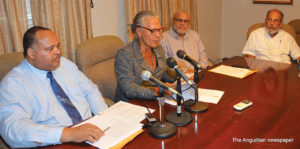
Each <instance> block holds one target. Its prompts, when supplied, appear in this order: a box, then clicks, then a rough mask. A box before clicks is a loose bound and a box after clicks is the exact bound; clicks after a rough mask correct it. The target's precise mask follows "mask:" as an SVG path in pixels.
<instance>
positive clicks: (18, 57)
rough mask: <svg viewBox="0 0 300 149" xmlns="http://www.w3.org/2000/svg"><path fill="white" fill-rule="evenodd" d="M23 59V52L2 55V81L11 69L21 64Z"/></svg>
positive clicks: (0, 63)
mask: <svg viewBox="0 0 300 149" xmlns="http://www.w3.org/2000/svg"><path fill="white" fill-rule="evenodd" d="M23 59H24V57H23V52H16V53H12V54H3V55H0V81H1V80H2V78H3V77H4V76H5V75H6V74H7V73H8V72H9V71H10V70H11V69H13V68H14V67H15V66H17V65H18V64H20V63H21V62H22V60H23Z"/></svg>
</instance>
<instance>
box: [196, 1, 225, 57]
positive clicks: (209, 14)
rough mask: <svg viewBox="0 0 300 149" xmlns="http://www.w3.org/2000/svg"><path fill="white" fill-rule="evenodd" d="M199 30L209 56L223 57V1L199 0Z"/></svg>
mask: <svg viewBox="0 0 300 149" xmlns="http://www.w3.org/2000/svg"><path fill="white" fill-rule="evenodd" d="M197 11H198V14H197V15H198V32H199V34H200V37H201V40H202V42H203V44H204V46H205V48H206V52H207V54H208V57H209V58H211V59H213V60H216V59H218V58H220V57H221V51H220V49H221V13H222V1H220V0H197Z"/></svg>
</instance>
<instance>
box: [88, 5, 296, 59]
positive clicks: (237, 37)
mask: <svg viewBox="0 0 300 149" xmlns="http://www.w3.org/2000/svg"><path fill="white" fill-rule="evenodd" d="M94 5H95V8H93V9H92V24H93V35H94V37H95V36H101V35H116V36H118V37H120V38H121V39H122V40H123V41H125V42H126V32H125V30H126V24H125V8H124V0H94ZM272 8H277V9H280V10H282V11H283V13H284V14H285V20H284V22H285V23H288V22H289V21H290V20H292V19H296V18H300V0H294V5H274V4H252V0H197V9H198V14H197V15H198V31H199V34H200V37H201V39H202V42H203V43H204V46H205V48H206V49H207V54H208V55H209V57H210V58H211V59H213V60H216V59H218V58H222V57H232V56H235V55H241V51H242V49H243V47H244V44H245V42H246V33H247V30H248V28H249V26H251V25H252V24H255V23H258V22H263V20H264V18H265V14H266V12H267V10H269V9H272Z"/></svg>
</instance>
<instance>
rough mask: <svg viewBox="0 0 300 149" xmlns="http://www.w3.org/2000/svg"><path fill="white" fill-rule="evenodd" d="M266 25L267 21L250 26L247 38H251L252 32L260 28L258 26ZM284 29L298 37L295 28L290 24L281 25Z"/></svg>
mask: <svg viewBox="0 0 300 149" xmlns="http://www.w3.org/2000/svg"><path fill="white" fill-rule="evenodd" d="M264 26H265V23H257V24H254V25H252V26H250V27H249V29H248V33H247V39H248V38H249V36H250V34H251V33H252V31H254V30H256V29H258V28H261V27H264ZM281 29H282V30H284V31H286V32H288V33H290V35H291V36H292V37H293V38H294V39H296V32H295V30H294V28H293V27H292V26H290V25H288V24H283V25H282V27H281Z"/></svg>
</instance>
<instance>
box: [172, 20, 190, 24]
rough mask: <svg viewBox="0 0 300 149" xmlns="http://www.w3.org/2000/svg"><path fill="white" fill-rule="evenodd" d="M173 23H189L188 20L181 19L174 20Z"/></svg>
mask: <svg viewBox="0 0 300 149" xmlns="http://www.w3.org/2000/svg"><path fill="white" fill-rule="evenodd" d="M174 20H175V21H177V22H180V23H183V22H184V23H190V20H183V19H174Z"/></svg>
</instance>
